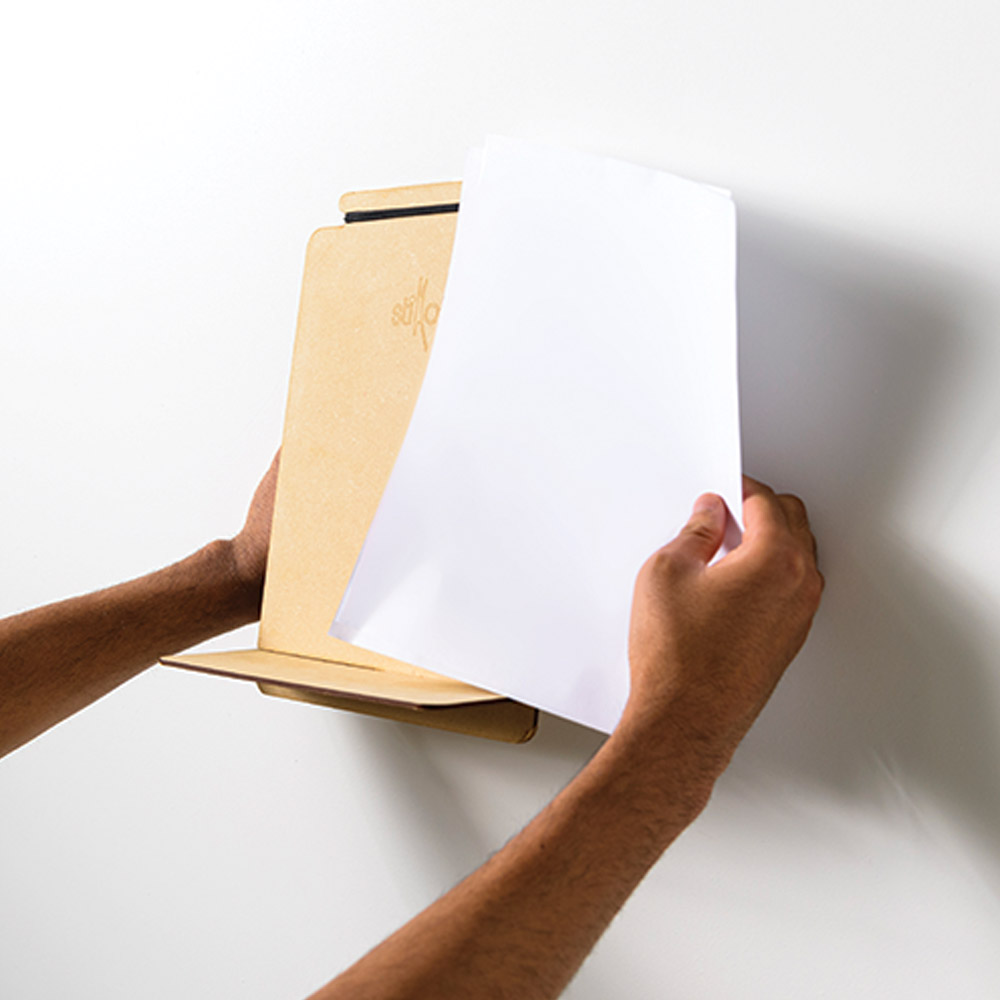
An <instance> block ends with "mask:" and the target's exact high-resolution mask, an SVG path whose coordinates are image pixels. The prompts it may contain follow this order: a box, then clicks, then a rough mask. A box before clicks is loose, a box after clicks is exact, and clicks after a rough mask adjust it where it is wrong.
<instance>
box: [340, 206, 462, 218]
mask: <svg viewBox="0 0 1000 1000" xmlns="http://www.w3.org/2000/svg"><path fill="white" fill-rule="evenodd" d="M457 211H458V202H457V201H456V202H452V203H451V204H448V205H408V206H406V207H405V208H371V209H365V210H364V211H360V212H345V213H344V222H374V221H375V220H376V219H401V218H403V217H404V216H407V215H444V214H445V213H446V212H457Z"/></svg>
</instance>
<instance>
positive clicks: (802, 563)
mask: <svg viewBox="0 0 1000 1000" xmlns="http://www.w3.org/2000/svg"><path fill="white" fill-rule="evenodd" d="M743 520H744V524H745V526H746V530H745V532H744V535H743V541H742V543H741V544H740V545H739V546H738V547H737V548H736V549H734V550H733V551H732V552H730V553H728V554H727V555H726V556H725V557H724V558H722V559H720V560H719V561H718V562H717V563H715V564H714V565H711V566H710V565H709V562H710V560H711V559H712V557H713V556H714V555H715V554H716V552H717V551H718V549H719V546H720V545H721V543H722V537H723V533H724V530H725V524H726V509H725V505H724V503H723V501H722V500H721V498H719V497H717V496H715V495H713V494H706V495H705V496H702V497H700V498H699V499H698V501H697V502H696V504H695V508H694V512H693V513H692V515H691V518H690V520H689V521H688V523H687V524H686V525H685V527H684V528H683V529H682V530H681V532H680V534H679V535H678V536H677V537H676V538H675V539H674V540H673V541H672V542H670V543H669V544H668V545H665V546H664V547H663V548H662V549H660V550H659V551H657V552H655V553H654V554H653V555H652V556H651V557H650V558H649V559H648V560H647V561H646V563H645V565H644V566H643V567H642V569H641V571H640V572H639V576H638V579H637V581H636V586H635V594H634V597H633V601H632V620H631V626H630V632H629V660H630V664H631V676H632V689H631V693H630V696H629V701H628V705H627V706H626V709H625V713H624V716H623V719H622V722H621V723H620V725H619V728H620V729H621V728H623V727H632V728H635V727H637V726H638V727H639V728H640V729H641V730H642V731H643V732H645V733H646V734H647V735H648V736H651V737H653V738H655V734H657V732H658V731H662V732H663V734H664V737H666V736H667V732H666V730H669V731H670V733H671V734H673V736H675V737H676V736H678V734H679V736H680V738H681V739H682V741H683V743H684V745H685V746H690V747H691V748H692V750H693V752H694V753H695V755H696V756H697V758H698V761H697V763H698V766H699V767H702V768H704V769H705V771H706V776H708V777H712V778H714V777H717V776H718V774H719V773H721V771H722V770H723V769H724V768H725V766H726V764H728V763H729V760H730V758H731V756H732V754H733V751H734V750H735V749H736V746H737V744H738V743H739V742H740V740H741V739H742V738H743V736H744V734H745V733H746V731H747V730H748V729H749V728H750V725H751V724H752V723H753V721H754V719H756V717H757V715H758V713H759V712H760V710H761V709H762V708H763V706H764V703H765V702H766V701H767V699H768V698H769V697H770V695H771V692H772V691H773V690H774V687H775V685H776V684H777V683H778V680H779V679H780V677H781V675H782V673H783V672H784V670H785V668H786V667H787V666H788V664H789V663H790V662H791V661H792V659H793V658H794V657H795V655H796V653H798V651H799V649H800V648H801V647H802V644H803V643H804V642H805V639H806V635H807V634H808V632H809V627H810V625H811V623H812V619H813V616H814V615H815V613H816V610H817V608H818V607H819V600H820V595H821V593H822V590H823V578H822V576H821V575H820V573H819V570H818V569H817V567H816V543H815V540H814V539H813V536H812V532H811V531H810V529H809V521H808V519H807V516H806V510H805V506H804V505H803V504H802V501H801V500H799V499H798V498H797V497H794V496H790V495H786V494H782V495H778V494H775V492H774V491H773V490H772V489H770V487H768V486H765V485H763V484H762V483H758V482H756V481H754V480H752V479H749V478H745V482H744V494H743Z"/></svg>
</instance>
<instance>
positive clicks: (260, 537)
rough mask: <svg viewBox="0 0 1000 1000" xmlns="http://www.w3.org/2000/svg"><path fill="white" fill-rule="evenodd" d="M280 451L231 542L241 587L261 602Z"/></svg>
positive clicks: (234, 563) (258, 487)
mask: <svg viewBox="0 0 1000 1000" xmlns="http://www.w3.org/2000/svg"><path fill="white" fill-rule="evenodd" d="M280 459H281V449H280V448H279V449H278V451H277V452H276V454H275V456H274V460H273V461H272V462H271V467H270V468H269V469H268V470H267V472H266V473H265V474H264V478H263V479H262V480H261V481H260V484H259V485H258V486H257V490H256V492H255V493H254V495H253V500H252V501H251V502H250V511H249V513H248V514H247V519H246V523H245V524H244V525H243V529H242V530H241V531H240V533H239V534H238V535H237V536H236V537H235V538H233V539H232V540H231V542H230V545H231V548H232V557H233V570H234V572H235V574H236V577H237V580H238V581H239V583H240V585H241V586H243V587H246V588H247V589H248V590H251V591H253V593H254V595H255V597H256V599H257V601H258V602H259V601H260V596H261V594H262V593H263V589H264V569H265V567H266V566H267V549H268V545H269V544H270V541H271V519H272V518H273V516H274V491H275V486H276V484H277V482H278V463H279V461H280Z"/></svg>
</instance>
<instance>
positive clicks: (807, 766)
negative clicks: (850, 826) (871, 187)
mask: <svg viewBox="0 0 1000 1000" xmlns="http://www.w3.org/2000/svg"><path fill="white" fill-rule="evenodd" d="M740 221H741V234H740V244H739V259H740V277H739V308H740V351H741V354H740V368H741V375H740V380H741V393H742V400H741V408H742V418H743V447H744V468H745V469H746V470H747V472H748V473H750V474H751V475H754V476H755V477H757V478H759V479H763V480H765V481H767V482H770V483H772V484H774V485H775V486H776V487H777V488H779V489H781V490H788V491H791V492H795V493H799V494H800V495H801V496H802V497H803V498H804V499H805V500H806V502H807V504H808V506H809V509H810V514H811V516H812V520H813V527H814V531H815V533H816V535H817V538H818V540H819V545H820V559H821V565H822V569H823V571H824V573H825V575H826V578H827V590H826V594H825V595H824V602H823V607H822V608H821V611H820V614H819V616H818V618H817V621H816V625H815V626H814V629H813V633H812V635H811V636H810V640H809V642H808V644H807V646H806V648H805V650H804V651H803V653H802V655H801V656H800V658H799V660H798V661H797V662H796V663H795V665H794V666H793V668H792V669H791V670H790V671H789V673H788V674H787V675H786V677H785V678H784V680H783V681H782V683H781V685H780V686H779V688H778V691H777V692H776V693H775V696H774V698H773V699H772V702H771V703H770V704H769V706H768V708H767V710H766V713H765V718H766V723H765V724H764V725H759V726H758V727H756V728H755V730H754V731H753V732H752V733H751V734H750V737H748V740H747V743H746V745H745V747H744V748H743V752H742V753H741V754H740V755H738V757H737V761H739V767H738V768H737V770H736V774H737V775H738V774H739V773H740V772H744V773H746V774H748V775H749V774H750V773H751V772H752V771H754V770H756V771H758V772H759V771H760V770H766V769H768V768H769V767H774V768H776V769H780V771H781V773H783V774H789V773H791V775H792V777H793V780H796V781H801V782H804V783H807V784H809V785H815V783H817V782H819V783H820V784H821V785H823V786H825V787H826V788H827V789H830V790H833V791H834V792H839V793H841V794H843V795H845V796H849V797H851V798H852V799H856V798H858V797H860V798H862V799H868V800H871V801H884V800H885V798H886V792H887V789H895V790H896V791H897V792H898V793H899V794H900V795H901V796H902V797H903V798H904V799H905V798H909V797H910V792H918V793H919V795H920V796H926V797H927V799H928V800H933V801H934V802H935V804H936V806H937V807H938V808H940V809H941V810H942V811H944V812H945V813H946V814H947V815H948V817H949V818H950V820H951V821H952V822H953V823H954V824H955V825H956V826H958V827H961V828H962V829H963V830H964V832H965V833H967V834H968V835H970V836H971V837H972V838H974V839H975V840H976V841H977V842H978V843H979V844H980V845H981V846H982V847H983V848H984V849H985V850H986V851H987V852H988V856H989V857H990V858H991V860H992V862H993V866H994V869H995V871H994V874H1000V794H998V790H1000V781H998V778H1000V774H998V762H1000V734H998V731H997V724H996V719H995V718H994V717H993V714H992V713H991V712H990V708H989V704H990V703H989V699H988V698H987V697H986V694H987V692H988V687H987V680H986V675H987V672H988V671H989V670H990V666H989V664H990V662H992V661H994V660H995V658H996V657H995V653H990V651H989V650H984V649H979V648H977V644H978V643H980V642H981V641H982V640H981V638H980V637H981V636H983V634H984V632H985V631H986V629H985V627H984V623H983V615H982V611H981V610H980V609H978V608H977V607H976V604H975V602H974V601H973V600H972V599H971V598H970V597H969V595H967V594H964V593H963V591H962V589H961V587H960V586H959V585H958V584H955V583H949V582H947V581H946V579H945V577H943V576H939V575H937V574H936V573H935V570H934V568H933V565H932V561H931V559H930V557H925V556H924V554H923V553H921V551H920V548H919V539H916V540H913V541H908V540H907V539H906V538H905V537H904V535H903V533H902V532H901V531H900V530H899V528H898V525H897V518H896V511H897V510H898V509H899V508H900V506H901V501H902V499H903V498H904V497H905V496H906V491H907V490H908V489H910V488H911V487H912V484H913V482H914V479H915V472H916V470H917V468H918V467H919V463H920V462H922V461H925V459H924V457H923V453H922V452H923V449H924V448H925V443H926V441H927V440H928V437H929V436H931V435H933V434H934V433H935V432H936V430H937V427H938V425H939V424H940V423H941V421H942V420H944V419H945V413H946V411H947V409H948V408H949V407H950V406H951V405H952V404H953V402H954V400H956V399H959V398H961V394H962V390H963V378H964V377H965V374H964V373H967V372H968V371H969V369H970V365H969V363H968V362H969V356H970V352H971V351H972V349H973V344H972V343H971V342H970V340H968V339H967V335H965V334H963V324H962V316H963V314H964V313H966V312H967V311H968V303H966V302H963V300H962V298H961V297H960V296H959V295H958V294H956V291H955V289H953V288H948V287H946V286H945V285H944V284H943V282H942V281H941V279H940V276H934V275H931V274H922V273H920V272H919V270H918V269H916V268H914V267H912V266H910V265H909V264H907V265H905V266H904V265H902V264H901V262H899V261H898V260H892V259H889V258H886V257H879V256H877V255H875V254H873V253H871V252H868V251H859V249H858V248H856V247H850V248H846V247H838V246H836V245H832V244H831V242H830V240H829V239H828V238H826V237H823V238H822V240H820V238H819V237H813V238H810V237H808V236H806V235H804V234H802V233H800V232H796V231H794V230H792V229H791V228H789V227H787V226H784V225H778V224H776V223H774V222H773V221H772V220H769V219H767V218H764V217H757V216H755V215H754V214H753V213H746V212H742V211H741V215H740ZM737 780H738V779H737ZM911 805H912V806H913V807H914V808H917V809H918V810H919V805H918V804H917V803H915V802H912V803H911Z"/></svg>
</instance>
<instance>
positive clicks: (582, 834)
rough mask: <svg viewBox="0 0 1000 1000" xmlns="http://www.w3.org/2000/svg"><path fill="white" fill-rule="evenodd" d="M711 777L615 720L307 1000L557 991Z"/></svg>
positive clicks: (470, 998)
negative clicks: (522, 821)
mask: <svg viewBox="0 0 1000 1000" xmlns="http://www.w3.org/2000/svg"><path fill="white" fill-rule="evenodd" d="M713 777H714V774H712V773H708V772H706V771H705V770H704V769H703V768H701V767H700V766H699V764H698V762H696V761H693V760H692V759H691V757H690V753H689V749H688V747H687V745H686V744H685V743H684V741H683V740H682V739H681V738H680V735H679V734H678V737H677V738H676V739H671V738H667V739H664V737H663V733H662V732H660V733H657V734H655V736H654V738H653V739H652V740H651V739H650V738H649V737H648V736H647V735H645V734H644V733H642V732H640V731H639V727H635V728H630V727H622V728H620V729H619V731H618V732H617V733H616V734H615V735H614V736H613V737H612V738H611V739H610V740H608V742H607V743H606V744H605V745H604V747H603V748H602V749H601V751H600V752H599V753H598V754H597V755H596V756H595V758H594V759H593V760H592V761H591V762H590V763H589V764H588V765H587V767H586V768H585V769H584V770H583V771H582V772H581V773H580V774H579V775H578V776H577V778H576V779H574V781H573V782H571V783H570V785H568V786H567V788H566V789H565V790H564V791H563V792H562V793H561V794H560V795H559V796H558V797H557V798H556V799H555V800H554V801H553V802H552V804H551V805H549V806H548V807H547V808H546V809H545V810H544V811H543V812H542V813H541V814H540V815H539V816H538V817H537V818H536V819H535V820H534V821H533V822H532V823H531V824H530V825H529V826H527V827H526V828H525V829H524V831H523V832H522V833H521V834H519V835H518V836H517V837H516V838H515V839H514V840H512V841H511V842H510V843H509V844H508V845H507V846H506V847H505V848H504V849H503V850H502V851H501V852H499V853H498V854H496V855H495V856H494V857H493V858H491V859H490V861H488V862H487V863H486V864H485V865H483V866H482V867H481V868H480V869H478V870H477V871H476V872H474V873H473V874H472V875H471V876H469V878H467V879H466V880H465V881H464V882H462V883H460V884H459V885H458V886H456V887H455V888H454V889H452V890H451V892H449V893H448V894H447V895H446V896H444V897H442V898H441V899H440V900H438V901H437V902H436V903H434V904H433V905H432V906H430V907H428V908H427V909H426V910H424V911H423V913H421V914H419V915H418V916H417V917H416V918H414V919H413V920H412V921H410V923H408V924H407V925H406V926H404V927H403V928H402V929H401V930H399V931H398V932H397V933H396V934H394V935H393V936H392V937H390V938H389V939H388V940H386V941H385V942H383V943H382V944H381V945H380V946H379V947H378V948H376V949H375V950H374V951H372V952H370V953H369V954H368V955H366V956H365V957H364V958H363V959H361V961H360V962H358V963H357V964H356V965H354V966H353V967H352V968H350V969H349V970H347V972H345V973H344V974H343V975H342V976H340V977H339V978H338V979H336V980H334V981H333V982H332V983H330V984H328V985H327V986H326V987H325V988H324V989H323V990H320V991H319V993H317V994H316V995H315V997H314V998H313V1000H340V998H347V997H350V998H352V1000H389V998H393V1000H403V998H418V997H425V996H434V997H440V998H442V1000H446V998H451V997H455V998H459V997H461V998H465V1000H477V998H484V1000H485V998H487V997H489V998H491V1000H493V998H502V997H517V998H518V1000H546V998H552V997H556V996H558V995H559V994H560V993H561V992H562V990H563V989H564V988H565V986H566V984H567V983H568V982H569V980H570V979H571V978H572V976H573V975H574V973H575V972H576V970H577V969H578V968H579V966H580V964H581V963H582V962H583V960H584V958H585V957H586V955H587V953H588V952H589V951H590V949H591V948H592V947H593V945H594V943H595V942H596V941H597V939H598V938H599V937H600V935H601V934H602V933H603V931H604V930H605V928H606V927H607V925H608V924H609V923H610V921H611V920H612V918H613V917H614V915H615V914H616V913H617V912H618V910H619V909H620V908H621V906H622V904H623V903H624V902H625V900H626V899H627V898H628V896H629V895H630V893H631V892H632V891H633V889H634V888H635V887H636V885H638V883H639V882H640V881H641V879H642V878H643V876H644V875H645V874H646V872H647V871H648V870H649V868H650V867H651V866H652V865H653V864H654V863H655V862H656V860H657V859H658V858H659V857H660V855H661V854H662V853H663V851H664V850H665V849H666V848H667V846H668V845H669V844H670V843H671V842H672V841H673V840H674V839H675V838H676V837H677V836H678V835H679V834H680V832H681V831H682V830H683V829H684V828H685V827H686V826H687V825H688V824H689V823H691V822H692V821H693V819H694V818H695V817H696V816H697V815H698V813H699V812H700V811H701V809H702V808H703V807H704V805H705V803H706V802H707V800H708V796H709V793H710V790H711V786H712V780H713Z"/></svg>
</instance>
